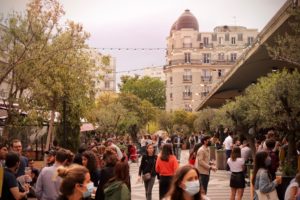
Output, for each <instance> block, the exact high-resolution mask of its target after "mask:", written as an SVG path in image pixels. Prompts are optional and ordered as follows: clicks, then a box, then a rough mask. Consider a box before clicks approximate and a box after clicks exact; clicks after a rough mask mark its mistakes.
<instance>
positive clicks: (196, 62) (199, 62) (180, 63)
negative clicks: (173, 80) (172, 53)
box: [170, 59, 202, 65]
mask: <svg viewBox="0 0 300 200" xmlns="http://www.w3.org/2000/svg"><path fill="white" fill-rule="evenodd" d="M184 64H200V65H201V64H202V61H201V60H195V59H191V60H189V62H186V61H185V60H184V59H178V60H172V61H170V65H184Z"/></svg>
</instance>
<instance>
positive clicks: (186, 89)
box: [183, 85, 192, 99]
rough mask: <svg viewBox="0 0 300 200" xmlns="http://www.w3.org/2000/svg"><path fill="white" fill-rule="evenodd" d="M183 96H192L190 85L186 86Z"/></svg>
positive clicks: (185, 97)
mask: <svg viewBox="0 0 300 200" xmlns="http://www.w3.org/2000/svg"><path fill="white" fill-rule="evenodd" d="M183 98H184V99H187V98H192V92H191V86H189V85H186V86H184V91H183Z"/></svg>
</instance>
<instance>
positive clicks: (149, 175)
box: [142, 172, 151, 182]
mask: <svg viewBox="0 0 300 200" xmlns="http://www.w3.org/2000/svg"><path fill="white" fill-rule="evenodd" d="M142 177H143V181H144V182H145V181H148V180H150V179H151V173H150V172H148V173H146V174H144V175H143V176H142Z"/></svg>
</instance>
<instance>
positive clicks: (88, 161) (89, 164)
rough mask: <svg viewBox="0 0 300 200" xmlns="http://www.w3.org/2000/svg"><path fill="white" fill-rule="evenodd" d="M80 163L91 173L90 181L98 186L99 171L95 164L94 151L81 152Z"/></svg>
mask: <svg viewBox="0 0 300 200" xmlns="http://www.w3.org/2000/svg"><path fill="white" fill-rule="evenodd" d="M82 165H83V166H85V167H86V168H87V169H88V170H89V172H90V175H91V181H92V182H93V183H94V186H95V187H97V186H98V182H99V177H100V171H99V169H98V165H97V158H96V155H95V154H94V152H92V151H85V152H83V153H82Z"/></svg>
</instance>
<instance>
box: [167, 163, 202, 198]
mask: <svg viewBox="0 0 300 200" xmlns="http://www.w3.org/2000/svg"><path fill="white" fill-rule="evenodd" d="M199 178H200V174H199V172H198V170H197V169H196V168H195V167H194V166H191V165H185V166H183V167H180V168H179V169H178V170H177V171H176V173H175V175H174V177H173V181H172V184H171V186H170V190H169V192H168V194H167V195H166V197H165V198H164V200H200V199H202V198H201V190H200V182H199Z"/></svg>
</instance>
